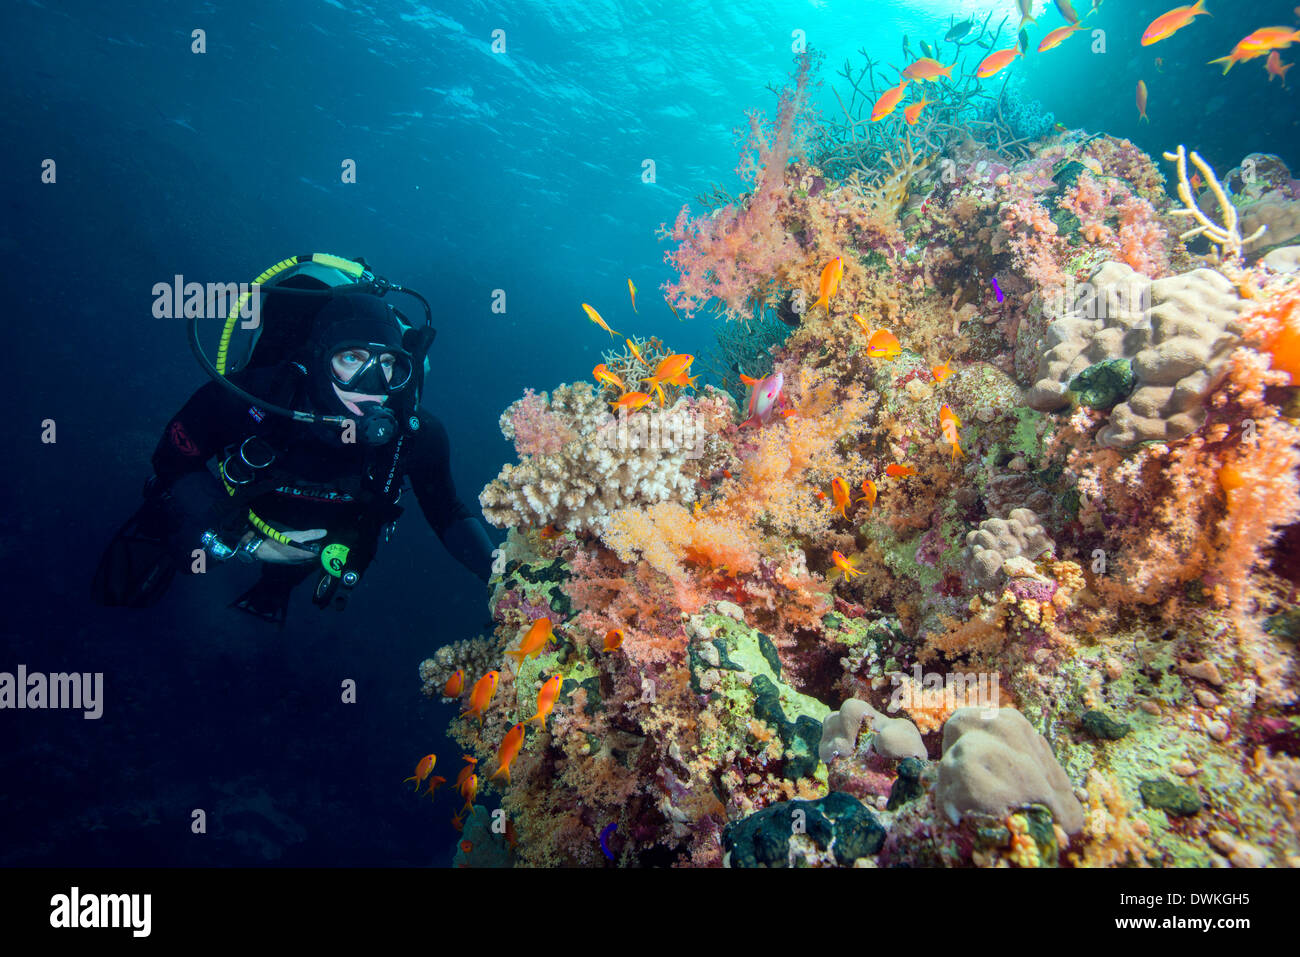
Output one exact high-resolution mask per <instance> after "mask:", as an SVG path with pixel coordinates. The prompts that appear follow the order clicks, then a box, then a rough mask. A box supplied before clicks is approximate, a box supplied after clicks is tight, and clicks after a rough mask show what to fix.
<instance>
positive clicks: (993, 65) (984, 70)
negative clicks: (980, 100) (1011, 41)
mask: <svg viewBox="0 0 1300 957" xmlns="http://www.w3.org/2000/svg"><path fill="white" fill-rule="evenodd" d="M1018 56H1019V57H1022V56H1024V54H1023V53H1022V52H1020V48H1019V47H1008V48H1007V49H1005V50H998V51H997V52H996V53H990V54H989V55H988V56H986V57H985V58H984V60H983V62H982V63H980V65H979V67H978V68H977V69H976V70H975V75H976V76H977V77H979V78H980V79H981V80H987V79H988V78H989V77H991V76H997V75H998V74H999V73H1001V72H1002V71H1003V70H1005V69H1006V68H1007V67H1008V66H1010V65H1011V61H1012V60H1014V59H1015V58H1016V57H1018Z"/></svg>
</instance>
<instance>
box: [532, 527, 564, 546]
mask: <svg viewBox="0 0 1300 957" xmlns="http://www.w3.org/2000/svg"><path fill="white" fill-rule="evenodd" d="M561 534H562V533H561V532H560V530H559V529H558V528H556V527H555V525H554V523H552V524H550V525H547V526H546V527H545V528H544V529H542V530H541V531H540V532H538V533H537V537H538V538H540V539H541V540H542V541H544V542H549V541H550V540H551V539H553V538H559V537H560V535H561Z"/></svg>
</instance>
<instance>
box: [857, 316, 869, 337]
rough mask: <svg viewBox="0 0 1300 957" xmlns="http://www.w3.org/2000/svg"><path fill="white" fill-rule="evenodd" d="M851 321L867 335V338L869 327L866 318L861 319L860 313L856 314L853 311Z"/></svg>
mask: <svg viewBox="0 0 1300 957" xmlns="http://www.w3.org/2000/svg"><path fill="white" fill-rule="evenodd" d="M853 321H854V322H856V323H857V324H858V328H859V329H861V330H862V331H863V332H864V333H865V334H866V335H867V337H868V338H869V337H870V336H871V327H870V326H869V325H867V320H865V319H863V318H862V317H861V316H860V315H858V314H857V313H856V312H855V313H854V314H853Z"/></svg>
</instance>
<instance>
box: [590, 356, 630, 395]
mask: <svg viewBox="0 0 1300 957" xmlns="http://www.w3.org/2000/svg"><path fill="white" fill-rule="evenodd" d="M591 374H592V376H593V377H594V378H595V380H596V381H597V382H599V383H600V384H601V385H612V386H613V387H614V388H615V389H618V391H619V392H626V391H627V386H625V385H624V384H623V380H622V379H620V378H619V377H618V375H617V374H616V373H613V372H610V371H609V366H607V365H605V363H603V362H602V363H601V364H600V365H598V366H596V368H594V369H592V370H591Z"/></svg>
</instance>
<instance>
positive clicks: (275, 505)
mask: <svg viewBox="0 0 1300 957" xmlns="http://www.w3.org/2000/svg"><path fill="white" fill-rule="evenodd" d="M232 381H236V382H237V383H238V384H239V385H241V386H242V387H243V388H245V389H247V390H248V391H249V392H250V393H252V394H253V395H256V396H262V397H265V398H266V399H267V400H268V401H270V402H274V403H276V404H280V405H285V406H288V407H290V408H306V407H308V406H307V402H308V400H307V399H306V397H305V390H304V388H303V381H302V377H301V376H300V375H299V374H298V373H297V370H296V369H295V367H293V366H292V365H291V364H288V363H286V364H284V365H281V366H279V367H276V368H272V369H258V370H250V371H249V372H247V373H244V374H240V375H237V376H235V377H232ZM416 417H417V419H418V423H419V427H418V428H415V429H412V428H410V425H409V423H406V424H404V427H403V428H402V429H400V430H399V431H398V433H397V435H396V436H395V437H394V438H393V439H392V440H390V441H389V442H388V443H387V444H386V445H384V446H378V447H372V446H368V445H365V444H364V443H362V442H357V443H354V444H343V443H341V442H340V441H339V431H338V429H337V428H335V427H326V426H308V425H304V424H302V423H298V422H292V421H290V420H288V419H286V418H284V417H282V416H276V415H271V414H269V413H267V412H265V411H263V410H262V409H259V408H257V407H256V406H253V405H250V403H248V402H247V401H244V400H243V399H241V398H239V397H238V396H236V395H235V394H233V393H232V392H230V391H229V390H227V389H224V388H222V387H221V386H220V385H218V384H217V383H215V382H211V383H208V384H207V385H204V386H203V387H202V388H200V389H199V390H198V391H197V392H195V393H194V395H193V396H191V398H190V399H189V401H188V402H186V403H185V405H184V407H182V408H181V410H180V411H179V412H178V413H176V415H175V416H173V418H172V419H171V421H170V422H168V424H167V426H166V428H165V429H164V430H163V435H162V438H161V439H160V440H159V442H158V446H157V448H156V449H155V450H154V454H153V467H154V471H155V473H156V475H157V481H156V482H155V483H154V488H153V490H152V491H151V493H150V494H151V495H152V496H154V497H160V496H161V497H162V498H164V499H165V500H166V502H167V511H168V514H169V520H168V522H167V525H168V529H169V534H168V538H169V540H170V541H169V544H170V545H171V546H172V548H173V550H174V554H175V556H176V559H177V566H178V569H179V570H182V571H185V570H187V568H188V563H189V557H188V556H189V555H190V552H191V550H192V549H195V548H198V547H199V536H200V535H201V534H202V532H203V531H205V530H207V529H208V528H211V527H212V525H213V523H214V520H215V517H216V516H220V515H223V514H224V521H225V529H226V532H225V535H224V536H223V540H225V541H226V543H227V544H229V545H232V546H233V545H234V544H236V542H237V541H238V537H239V535H240V534H242V532H243V531H245V530H247V522H246V519H245V517H244V516H245V514H246V510H247V509H252V511H253V512H255V513H256V514H257V515H258V517H260V518H261V519H263V520H264V521H266V522H267V523H269V524H270V525H271V526H273V527H275V528H277V529H281V530H286V531H293V530H306V529H313V528H324V529H327V530H328V534H327V536H326V538H325V539H322V540H321V541H337V542H342V543H345V544H346V545H347V546H348V548H349V551H350V557H349V559H348V567H350V568H355V569H356V570H357V571H359V572H363V571H364V570H365V568H366V566H367V565H368V564H369V563H370V560H371V559H372V558H373V557H374V555H375V551H376V549H377V547H378V544H379V539H380V538H381V536H382V534H383V530H384V528H385V527H386V526H387V525H389V523H391V522H392V521H394V520H395V519H396V517H397V515H398V514H400V513H401V511H402V509H401V508H400V507H399V506H397V504H396V502H397V498H398V496H399V495H400V493H401V489H402V486H403V480H404V479H405V480H406V481H407V482H409V484H410V487H411V488H412V490H413V491H414V492H415V497H416V499H417V501H418V502H419V503H420V507H421V510H422V511H423V512H424V516H425V518H426V519H427V520H428V522H429V525H430V526H431V527H432V528H433V530H434V532H436V533H437V535H438V537H439V539H441V541H442V543H443V545H444V546H445V547H446V548H447V550H448V552H450V553H451V555H452V556H453V557H454V558H456V560H457V561H459V562H460V563H461V564H462V565H464V566H465V567H466V568H467V569H469V570H470V571H471V572H473V573H474V574H475V575H477V576H478V577H479V578H480V579H481V580H483V581H484V582H486V581H487V580H488V576H489V574H490V571H491V564H492V545H491V542H490V540H489V539H488V537H487V533H486V531H485V529H484V527H483V525H482V523H481V522H480V521H479V520H478V519H476V518H475V517H474V515H473V513H472V512H471V511H470V510H469V509H468V508H467V507H466V506H465V504H464V503H463V502H461V500H460V499H459V498H458V497H457V495H456V487H455V485H454V483H453V481H452V476H451V462H450V449H449V442H448V438H447V430H446V428H444V426H443V424H442V423H441V422H440V421H439V420H438V419H437V418H436V417H434V416H433V415H432V414H430V413H429V412H427V411H426V410H424V409H419V410H417V413H416ZM250 436H257V437H258V438H260V439H261V440H263V441H264V442H265V443H266V446H269V447H270V448H271V449H272V450H274V452H275V460H274V463H273V465H272V466H271V467H268V468H266V469H263V470H261V471H259V472H255V473H252V474H253V476H254V478H253V482H254V483H255V484H250V485H249V489H252V490H254V493H253V494H252V495H251V496H250V495H245V498H246V499H247V501H244V502H243V503H241V506H240V508H238V509H232V507H231V498H230V496H229V494H228V493H227V492H226V490H225V489H224V488H223V487H222V485H221V483H220V482H219V481H218V480H217V479H216V478H215V477H214V476H213V475H212V473H211V471H210V469H209V468H208V462H209V461H210V460H212V459H213V458H216V460H217V463H218V464H219V463H220V462H222V461H223V460H224V459H225V457H226V456H227V455H229V454H230V453H231V451H232V450H236V451H235V454H238V453H237V449H238V447H239V446H240V444H241V443H243V442H244V440H245V439H247V438H249V437H250ZM399 440H400V445H399ZM119 534H120V533H119ZM262 568H263V582H262V583H260V585H261V587H262V588H263V593H262V594H260V595H254V599H255V601H254V604H255V605H257V604H260V605H280V606H282V605H283V604H284V603H287V597H288V591H289V590H290V589H291V588H292V587H294V586H295V585H297V584H298V583H300V582H302V581H303V580H304V579H306V578H307V577H309V576H310V575H312V574H313V573H315V574H316V575H317V577H319V576H320V574H321V572H322V566H321V565H320V563H319V562H304V563H294V564H285V563H272V562H264V563H262ZM168 579H170V575H168ZM163 587H165V584H164V585H163ZM254 591H256V589H255V590H254ZM244 597H245V598H247V597H248V596H247V595H246V596H244ZM101 600H103V599H101ZM152 600H156V596H150V601H152ZM241 602H242V599H241ZM106 603H109V604H141V603H149V602H137V601H133V600H126V599H121V600H109V601H107V602H106ZM237 604H239V606H240V607H242V608H244V609H245V610H249V611H254V612H255V613H259V614H260V613H262V610H261V609H260V608H249V607H247V606H246V605H244V604H241V603H240V602H237ZM278 611H279V612H280V615H279V618H281V619H282V611H283V609H282V607H280V608H279V609H278ZM263 616H264V617H275V616H273V615H270V614H264V615H263Z"/></svg>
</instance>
